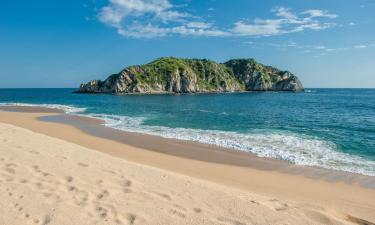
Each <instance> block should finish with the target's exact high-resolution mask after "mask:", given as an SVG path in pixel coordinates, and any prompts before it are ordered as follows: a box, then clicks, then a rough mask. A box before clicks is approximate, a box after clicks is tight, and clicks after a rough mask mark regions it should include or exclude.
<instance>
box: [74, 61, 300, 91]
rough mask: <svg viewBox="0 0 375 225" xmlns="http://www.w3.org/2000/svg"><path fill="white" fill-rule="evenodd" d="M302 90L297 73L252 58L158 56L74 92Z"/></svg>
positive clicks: (89, 83) (82, 86)
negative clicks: (217, 60)
mask: <svg viewBox="0 0 375 225" xmlns="http://www.w3.org/2000/svg"><path fill="white" fill-rule="evenodd" d="M237 91H293V92H298V91H303V86H302V83H301V82H300V80H299V79H298V78H297V76H295V75H293V74H292V73H291V72H289V71H282V70H279V69H277V68H275V67H272V66H266V65H263V64H260V63H258V62H256V61H255V60H254V59H232V60H229V61H227V62H225V63H217V62H214V61H211V60H207V59H181V58H174V57H166V58H159V59H157V60H155V61H153V62H151V63H148V64H144V65H136V66H129V67H127V68H125V69H123V70H122V71H121V72H120V73H118V74H113V75H110V76H109V77H108V78H107V79H106V80H104V81H101V80H92V81H90V82H88V83H85V84H81V85H80V88H79V89H78V90H77V91H76V92H77V93H114V94H125V93H207V92H237Z"/></svg>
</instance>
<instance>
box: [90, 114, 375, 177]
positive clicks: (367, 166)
mask: <svg viewBox="0 0 375 225" xmlns="http://www.w3.org/2000/svg"><path fill="white" fill-rule="evenodd" d="M91 116H93V117H95V118H100V119H103V120H104V121H105V125H106V126H108V127H112V128H115V129H119V130H124V131H128V132H137V133H145V134H151V135H157V136H161V137H164V138H173V139H179V140H190V141H197V142H201V143H205V144H212V145H216V146H221V147H225V148H231V149H236V150H241V151H246V152H252V153H255V154H256V155H258V156H260V157H271V158H276V159H282V160H286V161H289V162H291V163H294V164H298V165H308V166H318V167H323V168H327V169H333V170H341V171H347V172H353V173H359V174H363V175H368V176H375V161H371V160H367V159H365V158H362V157H359V156H355V155H351V154H347V153H343V152H340V151H338V150H337V147H336V145H335V144H334V143H332V142H329V141H326V140H322V139H319V138H317V137H312V136H306V135H300V134H296V133H291V132H286V131H279V130H278V131H261V130H258V131H255V132H253V133H247V134H242V133H236V132H227V131H218V130H200V129H187V128H169V127H163V126H148V125H144V124H143V122H144V120H145V118H143V117H127V116H117V115H101V114H92V115H91Z"/></svg>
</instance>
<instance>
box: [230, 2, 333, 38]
mask: <svg viewBox="0 0 375 225" xmlns="http://www.w3.org/2000/svg"><path fill="white" fill-rule="evenodd" d="M272 12H273V13H274V14H275V16H276V17H278V18H275V19H259V18H257V19H255V20H254V21H253V22H250V23H248V22H243V21H239V22H237V23H235V26H234V28H233V29H232V31H233V33H234V34H237V35H242V36H254V35H263V36H270V35H281V34H288V33H296V32H302V31H304V30H323V29H327V28H330V27H333V26H335V25H336V24H335V23H329V22H326V21H323V20H321V19H322V18H326V19H327V18H328V19H333V18H336V17H337V15H336V14H329V13H328V12H327V11H322V10H317V9H311V10H307V11H304V12H301V13H299V14H297V13H294V12H293V11H292V10H291V9H289V8H284V7H278V8H275V9H273V10H272Z"/></svg>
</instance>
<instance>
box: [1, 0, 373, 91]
mask: <svg viewBox="0 0 375 225" xmlns="http://www.w3.org/2000/svg"><path fill="white" fill-rule="evenodd" d="M166 56H175V57H184V58H207V59H211V60H215V61H217V62H225V61H227V60H229V59H232V58H255V59H256V60H257V61H259V62H260V63H263V64H267V65H272V66H275V67H277V68H279V69H282V70H289V71H291V72H292V73H294V74H295V75H297V76H298V77H299V78H300V80H301V81H302V83H303V84H304V86H305V87H307V88H327V87H332V88H347V87H353V88H375V0H282V1H280V0H278V1H276V0H269V1H255V0H230V1H229V0H206V1H203V0H59V1H58V0H33V1H30V0H2V1H1V2H0V88H28V87H30V88H35V87H41V88H47V87H62V88H63V87H78V86H79V84H80V83H82V82H86V81H89V80H91V79H105V78H106V77H107V76H108V75H110V74H113V73H118V72H119V71H121V70H122V69H123V68H125V67H126V66H130V65H135V64H144V63H147V62H150V61H152V60H154V59H156V58H159V57H166Z"/></svg>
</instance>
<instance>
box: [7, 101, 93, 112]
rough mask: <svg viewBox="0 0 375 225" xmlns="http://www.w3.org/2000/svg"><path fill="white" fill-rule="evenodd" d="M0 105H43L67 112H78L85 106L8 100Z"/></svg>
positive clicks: (82, 110)
mask: <svg viewBox="0 0 375 225" xmlns="http://www.w3.org/2000/svg"><path fill="white" fill-rule="evenodd" d="M0 105H1V106H30V107H45V108H50V109H59V110H62V111H64V112H65V113H67V114H73V113H80V112H84V111H85V110H86V108H78V107H74V106H69V105H60V104H28V103H19V102H10V103H0Z"/></svg>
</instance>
